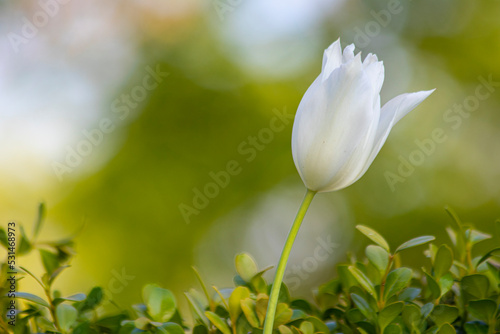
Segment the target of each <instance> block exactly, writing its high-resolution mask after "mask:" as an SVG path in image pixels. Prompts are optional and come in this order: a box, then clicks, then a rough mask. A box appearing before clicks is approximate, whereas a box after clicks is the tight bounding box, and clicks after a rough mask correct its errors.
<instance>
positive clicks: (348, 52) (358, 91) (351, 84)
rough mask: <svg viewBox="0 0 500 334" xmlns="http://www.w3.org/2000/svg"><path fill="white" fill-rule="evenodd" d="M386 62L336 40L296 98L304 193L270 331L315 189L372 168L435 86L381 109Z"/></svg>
mask: <svg viewBox="0 0 500 334" xmlns="http://www.w3.org/2000/svg"><path fill="white" fill-rule="evenodd" d="M383 83H384V65H383V64H382V62H381V61H378V58H377V56H376V55H373V54H368V56H366V58H365V60H364V61H361V54H359V53H358V54H357V55H356V56H355V55H354V44H351V45H349V46H347V47H346V48H345V49H344V52H343V53H342V49H341V47H340V40H337V41H336V42H335V43H333V44H332V45H330V47H329V48H328V49H326V50H325V54H324V56H323V68H322V70H321V74H320V75H319V76H318V77H317V78H316V80H315V81H314V82H313V84H312V85H311V87H309V89H308V90H307V92H306V93H305V95H304V97H303V98H302V101H301V102H300V105H299V109H298V111H297V115H296V116H295V121H294V123H293V133H292V154H293V161H294V162H295V166H296V167H297V170H298V171H299V174H300V177H301V178H302V181H304V184H305V186H306V188H307V192H306V195H305V197H304V200H303V201H302V204H301V205H300V208H299V211H298V213H297V216H296V217H295V220H294V222H293V225H292V228H291V229H290V232H289V233H288V237H287V239H286V242H285V246H284V247H283V251H282V253H281V257H280V260H279V262H278V266H277V268H276V273H275V275H274V282H273V287H272V289H271V294H270V298H269V303H268V306H267V313H266V319H265V321H264V333H263V334H272V333H273V329H274V318H275V314H276V307H277V305H278V299H279V293H280V287H281V283H282V282H283V277H284V274H285V269H286V264H287V262H288V257H289V256H290V251H291V249H292V246H293V242H294V240H295V238H296V237H297V234H298V232H299V229H300V225H301V224H302V221H303V220H304V216H305V215H306V212H307V209H308V208H309V205H310V204H311V202H312V200H313V198H314V196H315V195H316V193H319V192H327V191H334V190H339V189H342V188H345V187H347V186H349V185H351V184H353V183H354V182H356V181H357V180H358V179H359V178H360V177H361V176H363V174H364V173H365V172H366V170H367V169H368V167H370V165H371V163H372V162H373V159H375V157H376V156H377V154H378V152H379V151H380V149H381V148H382V146H383V145H384V143H385V140H386V139H387V136H388V135H389V132H390V131H391V129H392V127H393V126H394V125H395V124H396V123H397V122H398V121H399V120H400V119H401V118H402V117H403V116H404V115H406V114H407V113H409V112H410V111H411V110H413V109H415V107H416V106H418V105H419V104H420V103H421V102H422V101H423V100H425V99H426V98H427V97H428V96H429V95H431V93H432V92H433V91H434V90H429V91H422V92H418V93H408V94H402V95H399V96H397V97H395V98H393V99H392V100H390V101H389V102H387V103H386V104H385V105H384V106H383V107H382V108H380V89H381V88H382V84H383Z"/></svg>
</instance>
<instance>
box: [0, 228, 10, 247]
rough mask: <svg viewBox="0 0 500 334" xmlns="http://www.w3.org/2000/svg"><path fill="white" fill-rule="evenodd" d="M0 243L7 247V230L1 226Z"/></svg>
mask: <svg viewBox="0 0 500 334" xmlns="http://www.w3.org/2000/svg"><path fill="white" fill-rule="evenodd" d="M0 244H2V246H4V247H5V248H6V249H8V248H9V240H8V238H7V232H5V230H4V229H3V228H1V227H0Z"/></svg>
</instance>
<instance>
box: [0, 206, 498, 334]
mask: <svg viewBox="0 0 500 334" xmlns="http://www.w3.org/2000/svg"><path fill="white" fill-rule="evenodd" d="M448 213H449V214H450V216H451V218H452V219H451V220H450V226H449V227H448V228H447V229H446V230H447V232H448V235H449V237H450V240H451V243H450V244H441V245H439V246H438V245H436V244H435V243H434V239H435V238H434V237H433V236H420V237H417V238H414V239H412V240H409V241H407V242H405V243H403V244H402V245H400V246H399V247H397V248H395V249H394V250H393V249H391V248H390V247H389V244H388V242H387V241H386V240H385V239H384V238H383V237H382V236H381V235H380V234H378V233H377V232H376V231H374V230H373V229H371V228H369V227H367V226H361V225H359V226H357V229H358V231H359V232H360V233H362V234H364V235H365V236H366V237H367V238H368V239H369V240H370V242H371V244H370V245H368V246H367V247H366V248H365V256H364V258H362V259H351V261H350V262H349V263H346V264H339V265H337V277H336V278H334V279H333V280H331V281H329V282H327V283H325V284H323V285H321V286H320V287H319V288H318V289H317V290H316V291H315V292H314V302H309V301H306V300H304V299H294V298H292V297H291V296H290V293H289V291H288V288H287V286H286V285H285V284H283V285H282V288H281V294H280V298H279V304H278V308H277V312H276V318H275V332H276V334H314V333H344V334H358V333H359V334H420V333H430V334H448V333H468V334H491V333H495V332H496V331H498V330H499V329H500V310H499V304H500V265H499V262H497V261H498V255H500V242H499V240H500V235H498V232H497V235H495V236H492V235H490V234H486V233H483V232H480V231H478V230H476V229H474V227H473V226H472V225H470V224H464V223H462V222H461V221H460V219H459V218H458V217H457V215H456V214H455V213H454V212H453V211H451V210H449V209H448ZM43 216H44V206H43V204H42V205H40V207H39V214H38V218H37V219H36V221H35V224H34V227H33V231H32V236H31V237H28V236H27V234H26V233H25V231H24V229H23V228H22V226H18V230H19V231H18V234H19V235H17V236H16V249H15V254H16V256H17V257H21V256H23V255H26V254H28V253H30V252H39V254H40V259H41V262H42V264H43V268H44V270H45V273H44V274H43V275H42V276H41V277H37V276H36V275H34V274H33V273H31V272H30V271H29V269H27V268H24V267H17V266H16V267H15V271H17V272H18V274H17V278H18V280H19V278H21V277H22V278H23V280H28V279H32V280H35V281H36V282H37V283H38V284H39V285H40V286H41V287H42V290H43V291H44V295H42V296H37V295H33V294H29V293H24V292H22V290H19V288H20V287H21V286H22V284H19V286H17V291H16V293H15V298H16V306H17V308H19V309H18V310H16V311H15V317H13V316H12V312H11V313H9V306H10V305H11V301H12V298H11V297H9V291H10V289H11V286H10V283H9V280H8V278H9V272H11V271H12V270H11V269H12V268H10V266H9V258H8V255H7V259H6V261H4V262H2V263H1V273H2V277H3V278H2V280H1V282H2V283H1V284H2V286H0V305H1V308H2V310H3V312H2V317H1V320H0V332H2V333H75V334H77V333H123V334H128V333H169V334H183V333H185V332H188V331H189V332H192V333H193V334H247V333H257V334H260V333H262V328H263V322H264V318H265V314H266V309H267V303H268V299H269V291H270V284H269V283H268V282H266V280H265V279H264V277H263V274H264V273H265V272H266V271H267V270H269V269H270V268H265V269H262V270H261V269H259V268H258V266H257V264H256V263H255V261H254V260H253V259H252V257H251V256H250V255H249V254H246V253H243V254H238V255H237V256H236V259H235V266H236V272H237V274H236V275H235V276H234V280H233V281H234V288H227V289H218V288H217V287H214V286H213V287H207V286H206V284H205V283H204V281H203V280H202V279H201V276H200V274H199V273H198V271H196V269H195V270H194V273H195V275H196V277H197V278H198V279H199V283H200V290H201V292H200V291H198V290H195V289H192V290H190V291H188V292H186V293H185V298H186V299H187V301H188V304H189V306H190V310H191V316H190V317H188V318H184V317H183V316H181V314H180V312H179V309H178V306H177V305H178V304H177V300H176V297H175V296H174V294H173V293H172V292H170V291H169V290H167V289H164V288H162V287H160V286H157V285H152V284H150V285H147V286H145V287H144V289H143V291H142V299H143V300H142V304H138V305H133V307H132V309H130V310H129V309H124V310H122V311H119V312H115V313H114V314H111V315H110V314H106V312H105V311H104V307H103V304H104V303H106V302H111V303H113V300H112V299H111V298H110V297H109V296H106V293H105V291H104V290H103V289H102V288H100V287H94V288H93V289H92V290H91V291H90V292H88V294H83V293H77V294H73V295H70V296H66V295H64V294H62V293H61V292H60V291H58V290H55V289H54V282H55V281H56V279H57V278H58V276H59V275H60V274H61V273H62V272H63V271H64V270H65V269H67V268H68V263H69V261H70V259H71V258H72V256H73V255H74V251H73V240H72V238H68V239H65V240H59V241H55V242H43V243H42V242H38V240H37V236H38V233H39V231H40V228H41V226H42V222H43ZM496 226H497V230H499V231H500V221H497V222H496ZM12 237H13V235H12V234H10V233H9V230H8V229H3V228H2V229H0V244H1V245H2V246H3V247H4V248H5V249H7V254H8V253H9V250H12V248H11V247H12V240H13V239H12ZM492 238H493V239H494V240H495V241H496V245H498V248H493V249H492V250H490V251H489V252H487V253H485V254H481V255H480V256H476V257H473V256H472V254H473V250H474V247H475V246H476V245H477V244H478V243H480V242H482V241H484V240H488V239H492ZM413 247H421V248H422V249H423V250H424V252H423V254H424V255H425V257H427V259H428V260H427V263H428V264H429V265H428V266H425V267H424V268H421V269H414V268H408V267H405V266H404V265H402V264H401V261H400V253H401V252H404V251H405V250H407V249H409V248H413ZM6 310H7V313H6ZM9 314H10V315H11V316H10V317H9ZM14 318H15V326H13V325H12V324H13V319H14ZM186 320H189V321H190V323H192V324H193V325H192V326H187V325H186Z"/></svg>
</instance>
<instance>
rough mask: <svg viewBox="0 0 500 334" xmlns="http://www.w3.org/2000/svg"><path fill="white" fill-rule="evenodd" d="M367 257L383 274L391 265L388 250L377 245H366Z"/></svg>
mask: <svg viewBox="0 0 500 334" xmlns="http://www.w3.org/2000/svg"><path fill="white" fill-rule="evenodd" d="M365 253H366V257H367V258H368V260H370V262H371V263H372V264H373V265H374V266H375V268H377V270H378V271H379V272H380V273H381V274H383V273H385V271H386V270H387V266H388V265H389V253H387V251H386V250H385V249H384V248H382V247H380V246H376V245H369V246H368V247H366V251H365Z"/></svg>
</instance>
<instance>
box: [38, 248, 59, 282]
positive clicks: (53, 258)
mask: <svg viewBox="0 0 500 334" xmlns="http://www.w3.org/2000/svg"><path fill="white" fill-rule="evenodd" d="M40 256H41V257H42V263H43V267H44V268H45V271H46V272H47V274H48V275H49V276H51V275H52V274H53V273H54V272H55V271H56V270H57V269H58V268H59V267H60V264H59V257H58V256H57V254H54V253H52V252H49V251H47V250H45V249H40Z"/></svg>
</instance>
